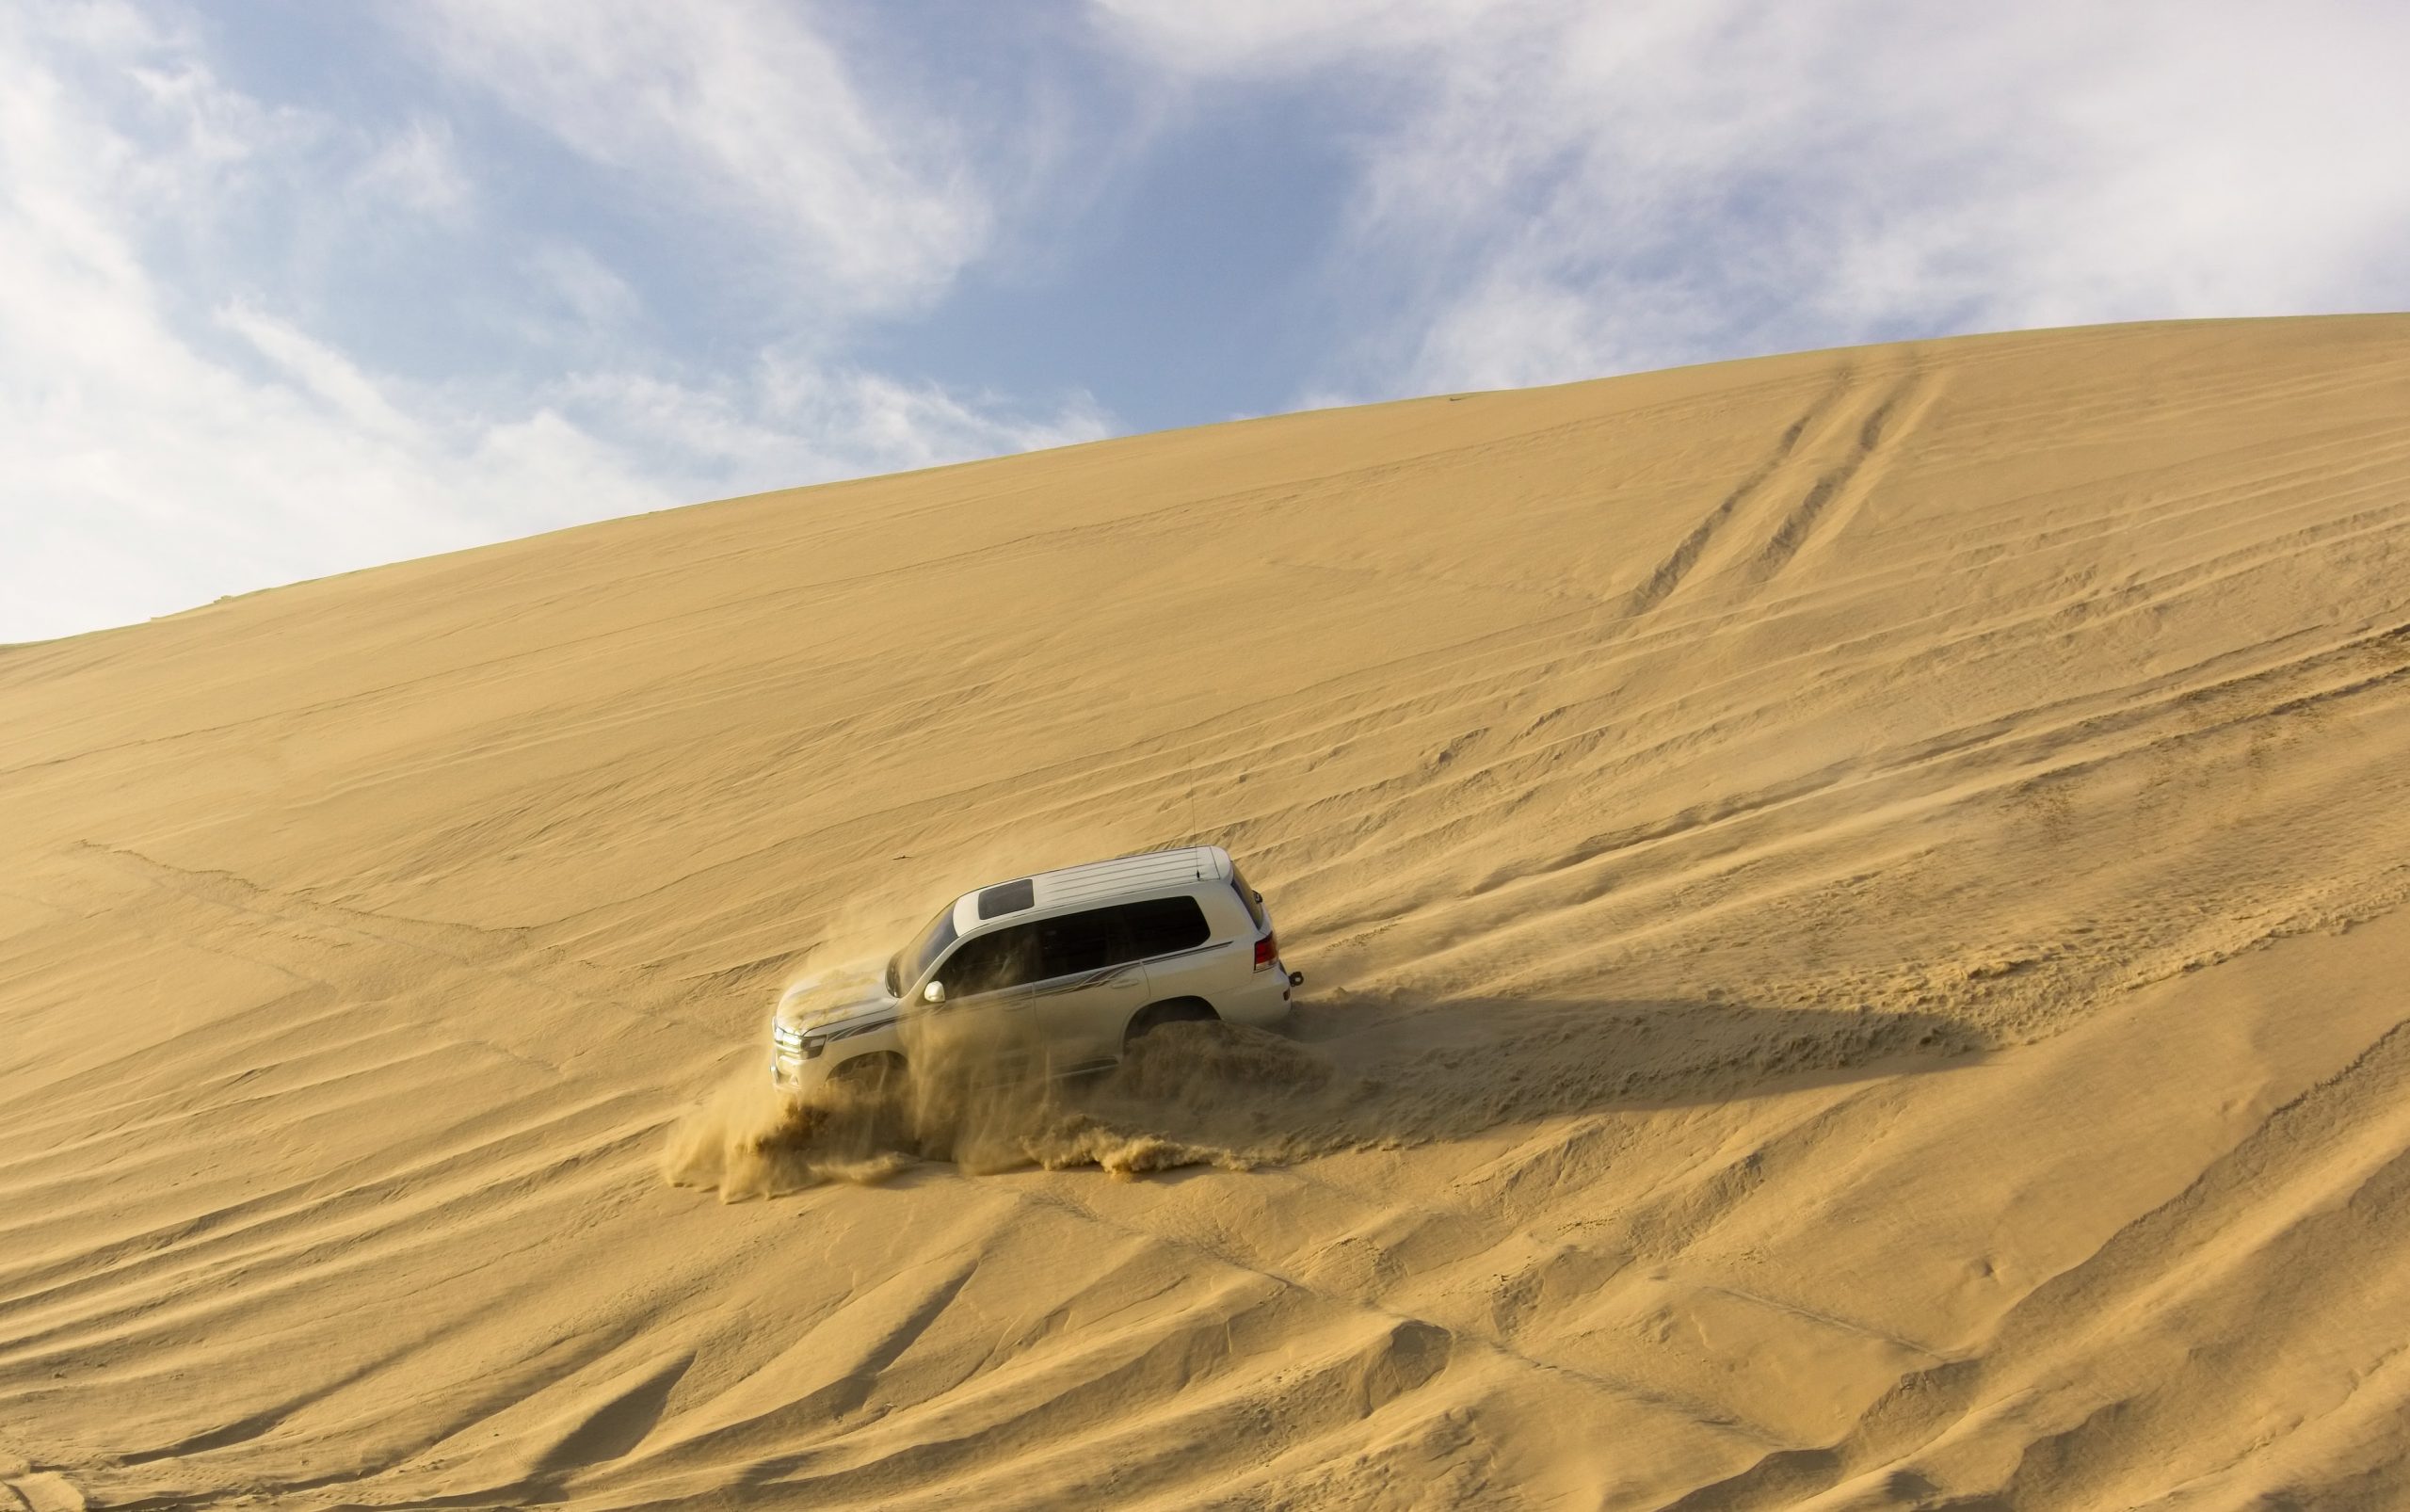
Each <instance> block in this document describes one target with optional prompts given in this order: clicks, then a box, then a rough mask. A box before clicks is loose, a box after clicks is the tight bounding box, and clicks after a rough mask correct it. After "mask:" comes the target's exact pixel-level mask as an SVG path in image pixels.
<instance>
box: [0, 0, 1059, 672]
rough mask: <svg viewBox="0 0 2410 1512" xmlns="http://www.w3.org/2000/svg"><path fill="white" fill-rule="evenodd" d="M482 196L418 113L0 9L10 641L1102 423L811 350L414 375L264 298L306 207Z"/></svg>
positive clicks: (554, 276)
mask: <svg viewBox="0 0 2410 1512" xmlns="http://www.w3.org/2000/svg"><path fill="white" fill-rule="evenodd" d="M370 189H378V190H380V191H382V192H378V193H369V192H366V191H368V190H370ZM362 200H366V201H375V203H373V204H362V203H360V202H359V201H362ZM475 201H476V192H475V185H474V184H473V183H472V182H471V181H470V179H469V178H468V176H467V174H466V172H465V171H464V169H462V167H461V164H460V160H459V157H458V154H457V153H454V152H453V151H452V149H451V146H450V143H449V139H448V134H447V133H446V131H445V130H444V129H443V128H441V127H439V126H436V125H433V124H431V123H427V122H424V121H412V122H411V123H410V124H409V125H407V126H405V127H404V128H403V129H402V130H401V131H400V132H399V133H398V134H387V135H385V136H382V137H379V136H377V135H376V134H374V133H370V132H366V131H363V130H362V129H360V128H358V127H356V126H352V125H347V124H339V123H336V122H333V121H329V120H327V119H326V118H324V117H321V116H314V115H312V114H310V113H309V112H306V111H299V110H294V109H288V108H282V107H278V106H273V105H267V104H265V103H263V102H261V101H258V100H255V99H252V98H250V97H249V96H248V95H246V94H244V93H243V92H242V91H240V90H239V89H236V88H233V87H232V86H230V85H228V84H227V83H226V82H225V80H224V79H223V77H222V76H221V75H220V74H218V73H217V72H216V71H214V70H213V69H212V68H211V66H210V63H209V59H208V57H207V56H205V54H204V53H203V52H202V50H201V47H200V45H199V43H197V42H196V41H195V40H193V39H192V38H190V37H185V36H180V35H177V34H174V33H171V32H169V31H166V30H163V29H161V28H159V27H157V26H154V25H152V24H148V23H147V22H146V21H145V20H144V19H143V18H142V17H141V16H139V15H138V14H137V13H135V12H132V11H129V10H125V9H122V8H113V7H103V8H91V9H78V10H62V11H59V12H56V13H55V16H54V15H49V14H44V15H40V16H37V17H33V18H28V17H27V16H26V15H24V13H16V14H10V13H7V12H0V478H5V479H6V480H7V482H6V484H5V489H4V490H0V539H5V542H6V549H5V550H0V639H8V640H14V639H27V638H39V637H43V636H49V635H63V634H70V633H72V632H75V631H80V630H86V629H92V628H97V627H100V626H104V625H107V624H112V623H122V622H125V621H128V620H132V619H141V618H144V617H146V616H149V615H153V614H160V613H166V612H169V611H172V610H175V609H179V608H184V607H188V606H190V605H192V604H196V603H203V602H206V601H207V600H209V599H211V598H213V597H216V596H217V595H219V594H223V593H231V592H239V591H245V590H249V589H251V588H256V587H266V586H269V585H271V584H274V583H278V582H283V581H291V580H293V579H297V578H302V577H309V576H316V575H321V574H324V573H328V572H332V571H345V570H348V569H351V568H356V567H362V566H367V565H371V564H374V563H377V562H380V561H389V560H394V559H396V558H400V557H406V556H413V555H425V554H427V553H432V552H438V551H444V550H450V549H455V548H458V547H461V546H466V545H472V544H476V543H478V542H482V541H489V540H494V539H505V538H507V537H510V536H515V535H521V534H525V533H527V532H530V531H534V530H540V529H545V528H550V527H553V526H556V525H562V524H567V523H575V522H579V521H585V520H592V519H600V518H605V517H608V516H612V515H618V514H625V513H630V512H633V511H635V510H640V509H646V508H653V507H663V506H666V505H670V504H676V503H682V502H687V501H691V500H694V499H698V498H704V497H711V496H715V495H724V494H729V493H736V492H746V491H756V490H760V489H764V488H772V487H780V486H787V485H792V484H795V483H801V482H808V481H813V480H817V479H821V478H827V477H835V476H844V475H857V474H860V473H863V472H871V471H880V470H885V469H889V468H894V467H903V466H917V465H922V464H924V463H926V462H930V461H938V460H953V459H957V458H962V457H966V456H972V455H982V454H991V453H995V452H1003V451H1012V450H1018V449H1021V448H1024V447H1028V446H1034V445H1045V444H1052V443H1055V442H1063V441H1069V440H1081V439H1086V438H1088V437H1090V436H1093V435H1097V434H1101V433H1102V432H1103V430H1104V428H1105V422H1104V420H1103V419H1102V418H1101V415H1099V414H1098V413H1097V412H1096V411H1095V410H1094V408H1093V406H1091V405H1087V404H1085V402H1079V403H1074V404H1073V405H1071V406H1070V407H1069V408H1068V409H1066V410H1063V411H1062V412H1061V413H1059V414H1055V415H1052V416H1040V417H1036V418H1029V417H1024V416H1021V415H1019V414H1016V413H1013V412H1010V411H1008V410H1004V409H1002V408H1001V407H999V406H998V405H996V404H995V403H993V402H991V401H988V400H977V401H973V400H966V399H960V398H956V397H954V396H950V395H948V394H945V393H943V392H942V391H940V390H938V389H936V388H933V387H914V386H912V385H908V384H899V383H897V382H895V381H893V380H892V379H888V378H882V377H879V376H877V375H876V374H872V373H867V372H863V371H860V370H858V369H854V368H851V367H847V366H844V365H843V364H839V363H835V362H831V361H829V360H828V359H827V357H826V356H825V355H822V354H820V353H818V352H817V351H815V350H813V349H811V348H798V349H795V350H792V351H787V350H779V351H777V352H773V353H769V354H764V355H763V356H761V357H760V358H758V359H757V360H755V361H753V362H751V363H750V364H749V365H746V366H744V368H743V370H742V371H741V372H740V373H739V374H738V375H737V376H734V377H731V378H725V379H718V380H713V381H708V382H697V381H695V380H693V379H691V378H687V377H686V376H685V375H684V374H683V370H682V369H681V368H680V367H679V366H678V365H677V364H676V363H674V362H670V361H669V360H667V359H666V358H664V357H663V356H661V355H660V354H658V353H656V352H653V351H650V350H648V349H646V348H645V347H643V346H639V345H635V344H632V343H629V342H627V341H625V340H619V339H616V338H615V339H614V340H611V341H606V342H603V343H600V344H598V345H595V346H592V347H591V348H590V349H588V350H586V352H585V353H584V354H583V365H582V366H581V367H579V368H578V369H577V370H576V371H575V372H572V373H563V374H557V375H554V376H553V377H550V378H545V377H542V376H540V375H539V376H538V377H537V378H534V379H533V380H532V381H522V382H517V383H498V382H494V381H491V380H490V379H488V378H484V377H481V376H478V375H476V374H474V372H471V371H468V369H471V368H473V367H474V363H473V362H464V363H463V371H462V372H460V373H458V374H455V375H439V376H437V377H435V378H420V379H415V380H412V379H405V378H401V377H398V376H396V375H394V374H393V373H390V372H380V371H378V369H377V368H376V367H375V366H374V365H372V364H370V363H368V362H363V361H362V359H361V358H360V357H359V356H358V355H357V354H356V353H355V352H353V351H350V350H347V349H345V347H343V346H339V345H337V344H335V343H334V342H332V341H330V340H329V339H328V338H327V337H325V336H324V335H323V334H320V333H319V332H317V331H316V330H313V328H312V325H311V323H310V321H309V320H308V319H307V318H306V317H305V316H303V315H301V314H297V313H296V312H295V311H293V310H292V309H289V308H285V307H283V306H282V305H281V304H280V303H279V302H278V301H277V300H276V299H275V298H271V297H270V296H273V294H274V293H275V292H276V290H277V288H278V287H279V282H278V281H277V280H276V279H274V278H273V277H264V276H263V274H264V273H265V274H273V273H274V272H275V271H276V270H277V269H278V268H279V266H280V258H281V257H283V256H284V255H285V249H284V243H283V234H282V233H283V231H284V229H285V228H288V227H290V226H291V225H293V224H294V223H296V222H297V221H306V220H307V219H308V218H309V217H312V216H333V217H337V219H338V220H340V218H341V217H342V216H343V215H345V214H350V215H352V216H353V217H355V218H354V219H353V220H350V221H347V222H342V223H340V224H336V225H334V226H332V227H331V229H329V230H328V231H327V232H326V234H328V235H329V236H332V237H334V238H335V239H336V245H337V246H338V247H340V245H341V240H340V238H341V236H343V235H345V234H349V235H352V236H354V237H356V238H357V237H366V238H369V239H372V240H373V239H376V238H378V237H381V236H383V235H384V234H385V233H384V232H383V231H382V230H381V229H380V228H381V227H382V226H383V224H384V222H383V221H382V220H380V219H378V217H379V216H381V215H382V214H383V213H384V211H385V209H386V208H389V207H390V206H392V205H395V204H398V205H400V206H402V207H403V208H406V209H410V210H412V211H414V212H416V213H419V214H422V215H429V214H431V215H433V216H434V217H436V219H437V220H439V221H442V222H444V223H446V224H449V225H450V226H451V227H452V230H453V233H457V234H462V235H468V234H472V233H474V234H478V235H484V234H488V233H487V232H486V231H485V230H483V229H482V228H479V227H478V226H477V225H476V223H475V222H476V217H475V216H474V213H473V212H474V203H475ZM346 205H349V206H351V208H350V210H349V211H347V212H346V211H345V209H344V207H345V206H346ZM329 206H332V207H333V208H332V209H329ZM472 245H474V246H478V247H480V248H482V247H483V245H484V244H483V243H474V244H472ZM335 261H336V262H338V263H340V262H341V261H342V260H341V259H340V258H337V259H335ZM498 262H499V263H500V264H501V265H506V266H508V267H512V268H524V267H527V266H530V265H534V266H536V267H538V269H539V270H541V271H544V272H548V273H549V275H550V277H551V280H552V281H553V283H554V286H555V288H556V291H557V295H558V297H559V298H561V299H562V300H564V301H565V302H566V304H567V305H568V306H569V307H570V308H571V309H572V310H573V311H574V312H575V313H576V314H578V315H579V316H580V317H581V318H584V319H586V320H587V321H589V322H593V323H597V324H603V325H611V326H615V327H619V326H624V325H626V324H627V323H628V322H629V321H630V320H631V319H632V318H633V316H634V314H635V299H634V296H633V294H632V292H631V291H629V290H628V289H627V287H626V285H625V283H624V281H620V280H619V278H618V276H617V275H616V274H615V273H613V272H612V271H611V270H610V269H609V268H608V267H607V266H605V265H603V264H602V263H601V262H599V261H598V260H597V259H596V258H594V256H593V255H592V254H591V253H589V252H587V251H586V250H585V249H579V248H575V247H571V246H565V245H561V244H549V245H548V246H547V247H546V248H545V249H541V250H532V251H530V252H527V253H523V254H521V255H519V256H518V257H516V258H504V259H499V260H498ZM263 288H265V289H266V291H267V294H266V295H263V294H262V293H261V290H262V289H263ZM338 292H340V291H338Z"/></svg>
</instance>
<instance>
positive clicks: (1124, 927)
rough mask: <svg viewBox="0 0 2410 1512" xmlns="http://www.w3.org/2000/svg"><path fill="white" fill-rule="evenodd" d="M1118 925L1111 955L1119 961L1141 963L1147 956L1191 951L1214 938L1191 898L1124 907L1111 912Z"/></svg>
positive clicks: (1211, 928) (1151, 900) (1151, 901)
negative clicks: (1115, 941) (1117, 934)
mask: <svg viewBox="0 0 2410 1512" xmlns="http://www.w3.org/2000/svg"><path fill="white" fill-rule="evenodd" d="M1110 911H1111V912H1112V913H1114V914H1115V915H1117V918H1116V920H1115V922H1116V923H1117V924H1118V925H1120V934H1121V938H1120V940H1119V941H1118V944H1119V946H1120V948H1119V949H1117V950H1116V951H1115V952H1114V955H1115V956H1117V957H1119V958H1120V959H1122V960H1144V959H1146V958H1147V957H1149V956H1168V955H1170V954H1171V953H1172V952H1173V951H1176V950H1193V949H1195V948H1196V947H1197V946H1198V945H1201V944H1203V943H1205V941H1208V940H1211V939H1212V938H1213V926H1212V925H1208V924H1207V923H1206V922H1205V910H1204V909H1200V908H1198V907H1197V900H1196V899H1195V898H1192V897H1177V898H1149V899H1148V900H1147V901H1145V902H1144V903H1124V904H1122V905H1121V906H1120V907H1118V908H1117V909H1111V910H1110Z"/></svg>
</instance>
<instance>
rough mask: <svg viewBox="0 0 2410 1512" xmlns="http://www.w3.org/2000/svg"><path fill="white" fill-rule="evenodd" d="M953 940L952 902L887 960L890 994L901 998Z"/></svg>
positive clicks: (888, 990)
mask: <svg viewBox="0 0 2410 1512" xmlns="http://www.w3.org/2000/svg"><path fill="white" fill-rule="evenodd" d="M953 943H954V905H953V904H951V903H949V904H947V905H946V906H945V908H944V909H942V910H941V911H940V913H939V914H938V916H937V917H936V918H934V919H931V920H930V921H929V922H928V925H926V927H924V928H923V929H922V931H921V932H920V933H919V934H917V935H914V936H913V937H912V942H911V943H910V944H908V945H907V946H905V947H904V948H903V949H902V950H899V951H897V952H896V953H895V956H894V958H893V959H892V960H890V961H889V962H888V963H887V995H888V996H889V997H893V998H900V997H902V996H903V995H904V989H905V987H906V986H907V985H908V984H909V983H911V982H913V981H916V980H918V979H919V977H920V974H921V973H923V972H925V971H927V970H928V969H929V962H931V961H933V960H935V959H937V958H938V957H939V956H940V955H941V954H943V953H944V950H945V947H946V946H948V945H951V944H953Z"/></svg>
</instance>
